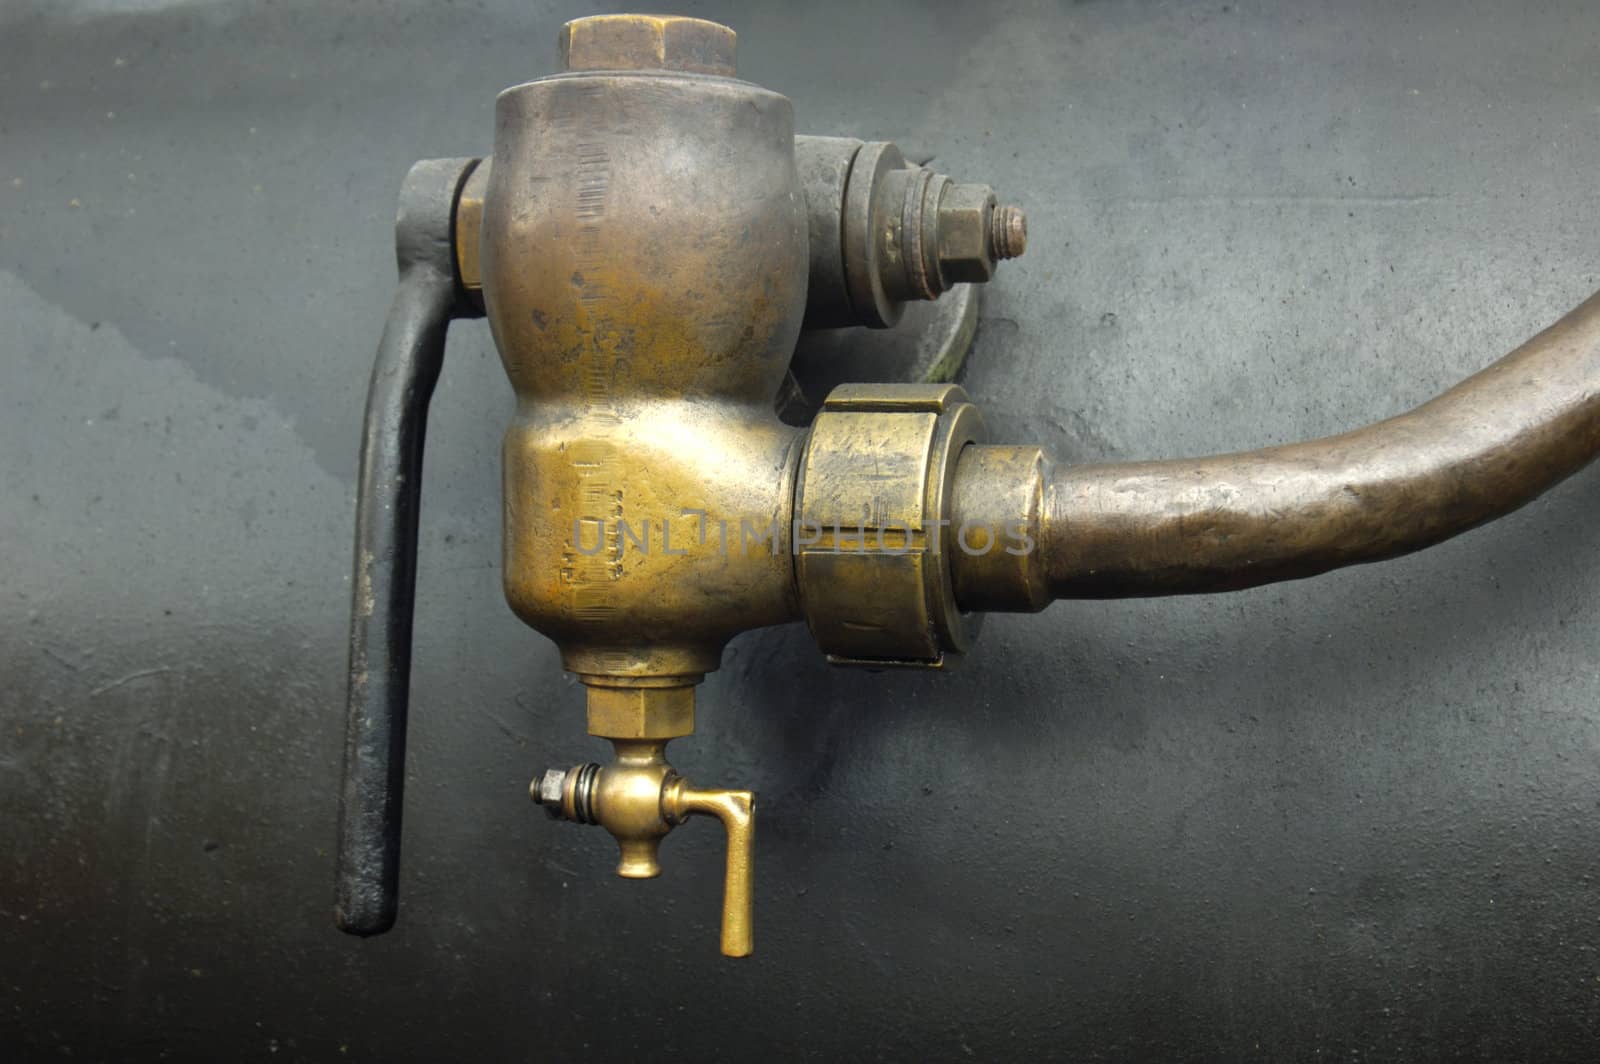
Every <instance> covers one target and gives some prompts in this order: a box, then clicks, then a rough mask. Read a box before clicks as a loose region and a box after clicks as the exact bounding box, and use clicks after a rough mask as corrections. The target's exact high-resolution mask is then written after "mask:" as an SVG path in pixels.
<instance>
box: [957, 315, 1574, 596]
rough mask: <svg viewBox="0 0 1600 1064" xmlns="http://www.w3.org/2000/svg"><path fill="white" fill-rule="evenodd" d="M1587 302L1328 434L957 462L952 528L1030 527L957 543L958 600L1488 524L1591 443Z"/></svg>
mask: <svg viewBox="0 0 1600 1064" xmlns="http://www.w3.org/2000/svg"><path fill="white" fill-rule="evenodd" d="M1596 382H1600V296H1591V297H1590V298H1589V299H1588V300H1587V301H1585V302H1584V303H1583V304H1581V305H1580V306H1578V307H1577V308H1576V309H1575V310H1573V311H1572V312H1571V313H1569V314H1568V315H1567V316H1566V317H1564V318H1562V319H1561V320H1560V321H1558V322H1556V323H1555V324H1554V325H1552V326H1551V327H1550V328H1548V329H1546V330H1545V331H1544V332H1542V333H1540V334H1539V335H1537V336H1535V337H1533V339H1531V340H1529V341H1528V342H1527V343H1525V344H1523V345H1522V346H1521V347H1519V348H1517V349H1516V350H1515V351H1513V352H1511V353H1510V354H1509V355H1507V356H1506V357H1505V358H1503V359H1501V360H1500V361H1499V362H1496V363H1494V364H1493V365H1491V366H1489V367H1488V368H1487V369H1485V370H1483V371H1482V372H1480V373H1478V374H1477V375H1475V376H1473V377H1470V378H1468V379H1467V380H1465V381H1463V382H1461V383H1460V384H1458V385H1457V386H1456V387H1454V388H1452V389H1450V390H1449V391H1447V392H1445V393H1444V394H1443V395H1441V396H1439V397H1438V398H1436V399H1434V400H1432V401H1431V402H1428V403H1425V404H1423V405H1422V406H1419V407H1417V408H1416V409H1415V410H1412V411H1410V412H1409V413H1405V414H1401V415H1400V416H1398V417H1393V418H1390V419H1388V420H1387V421H1380V422H1378V423H1377V424H1374V425H1369V426H1367V427H1366V428H1361V429H1357V430H1355V431H1353V432H1347V433H1344V434H1342V435H1338V436H1330V437H1327V438H1326V439H1320V440H1310V441H1307V442H1304V443H1295V444H1290V445H1288V446H1283V447H1269V448H1267V449H1265V450H1260V451H1249V452H1245V453H1242V454H1225V455H1218V456H1214V457H1210V458H1193V459H1178V460H1172V461H1164V462H1132V463H1127V464H1122V465H1091V466H1068V465H1065V464H1063V463H1052V462H1049V461H1047V460H1044V459H1042V458H1041V460H1040V461H1038V462H1037V463H1034V462H1014V461H1002V460H1000V459H999V458H998V457H997V456H998V454H999V450H998V449H996V448H975V449H974V451H975V453H974V454H972V455H971V456H969V457H966V458H963V460H962V463H961V466H960V469H959V471H958V475H957V481H956V488H955V500H956V506H955V512H954V514H953V515H952V519H953V520H955V521H957V522H958V523H960V522H962V521H969V522H972V523H974V524H986V525H993V526H998V527H1004V526H1007V525H1009V524H1011V523H1013V522H1015V521H1017V520H1019V519H1022V520H1026V521H1028V522H1030V523H1031V524H1033V525H1035V526H1037V529H1038V531H1037V533H1036V538H1037V540H1038V545H1037V549H1036V550H1035V551H1033V552H1032V553H1031V554H1030V555H1028V556H1027V557H1026V558H1023V559H1018V560H1017V563H1016V565H1015V568H1013V569H1010V570H1008V571H1006V572H1004V573H1000V572H997V571H996V570H995V568H994V566H993V563H994V561H995V559H993V558H987V557H986V558H973V557H968V556H966V555H963V554H960V553H957V554H955V555H952V558H953V560H954V562H955V566H956V572H955V585H956V589H957V598H958V600H959V601H960V602H961V605H962V606H963V607H964V608H967V609H988V610H1037V609H1040V608H1041V607H1042V606H1044V605H1045V604H1046V603H1048V602H1049V601H1051V600H1054V599H1062V598H1122V597H1128V596H1140V595H1175V594H1194V593H1200V592H1211V591H1231V590H1235V589H1239V588H1247V587H1254V586H1256V585H1259V584H1266V583H1272V582H1275V581H1279V580H1293V579H1299V578H1301V577H1307V576H1315V575H1316V574H1318V573H1323V572H1327V571H1328V570H1330V569H1337V568H1340V567H1342V566H1346V565H1355V564H1358V563H1362V562H1375V561H1382V560H1383V559H1386V558H1393V557H1396V556H1397V555H1401V554H1407V553H1410V552H1412V551H1417V550H1421V549H1422V548H1424V547H1429V546H1432V545H1433V544H1435V543H1438V542H1440V541H1442V540H1445V539H1448V538H1450V537H1451V536H1454V535H1457V534H1459V533H1461V532H1465V531H1467V530H1468V529H1472V528H1476V527H1477V526H1478V525H1481V524H1483V523H1484V522H1486V521H1492V520H1494V519H1495V518H1497V517H1501V516H1503V515H1505V514H1507V513H1510V512H1511V511H1512V510H1515V509H1517V508H1518V507H1520V506H1522V505H1524V504H1525V503H1527V502H1529V501H1531V500H1532V499H1533V498H1535V497H1536V496H1538V495H1539V494H1541V493H1542V492H1544V491H1545V490H1546V489H1548V488H1550V487H1551V486H1552V485H1554V484H1556V483H1558V482H1560V481H1561V480H1563V479H1565V478H1566V477H1568V476H1570V475H1571V474H1573V473H1575V472H1577V471H1578V470H1579V469H1581V468H1582V467H1583V466H1585V465H1586V464H1588V463H1589V462H1590V461H1591V460H1592V459H1593V458H1594V456H1595V453H1596V452H1597V451H1600V385H1597V384H1596Z"/></svg>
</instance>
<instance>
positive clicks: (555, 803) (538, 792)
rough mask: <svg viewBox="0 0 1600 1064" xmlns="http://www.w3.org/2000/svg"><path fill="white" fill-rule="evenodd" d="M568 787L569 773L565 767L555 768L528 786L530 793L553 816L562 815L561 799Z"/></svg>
mask: <svg viewBox="0 0 1600 1064" xmlns="http://www.w3.org/2000/svg"><path fill="white" fill-rule="evenodd" d="M566 789H567V773H566V771H565V770H563V769H559V768H553V769H550V770H548V771H547V772H545V774H544V775H543V776H540V777H539V778H538V779H536V780H534V781H533V785H532V786H530V787H529V788H528V793H529V794H530V795H532V796H533V800H534V801H536V802H538V803H539V804H540V805H542V806H544V807H545V812H547V813H549V814H550V815H551V816H553V817H559V816H561V800H562V796H563V794H564V792H565V791H566Z"/></svg>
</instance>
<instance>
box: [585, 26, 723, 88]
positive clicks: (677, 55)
mask: <svg viewBox="0 0 1600 1064" xmlns="http://www.w3.org/2000/svg"><path fill="white" fill-rule="evenodd" d="M735 42H736V36H735V34H734V32H733V31H732V30H730V29H729V28H728V27H726V26H722V25H719V24H717V23H715V22H707V21H706V20H705V19H699V18H683V17H681V16H676V15H593V16H590V17H589V18H580V19H574V20H573V21H571V22H569V23H567V24H566V25H565V26H563V27H561V62H562V65H563V66H565V67H566V69H567V70H677V71H682V72H684V73H688V74H715V75H718V76H720V77H725V78H731V77H733V76H734V74H735V72H736V70H735V65H734V54H735V53H734V47H735Z"/></svg>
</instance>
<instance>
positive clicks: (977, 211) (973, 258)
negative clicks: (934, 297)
mask: <svg viewBox="0 0 1600 1064" xmlns="http://www.w3.org/2000/svg"><path fill="white" fill-rule="evenodd" d="M994 206H995V199H994V191H993V190H992V189H990V188H989V186H988V185H951V186H950V187H949V188H948V189H946V190H945V194H944V198H943V199H941V200H940V201H939V272H940V274H942V275H943V276H944V279H945V282H946V285H947V286H948V285H951V284H963V283H965V284H981V283H983V282H984V281H987V280H989V279H990V278H991V277H993V276H994V257H993V255H992V254H991V250H992V247H991V245H992V243H993V241H992V239H991V237H990V224H991V222H990V218H991V216H992V215H993V214H994Z"/></svg>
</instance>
